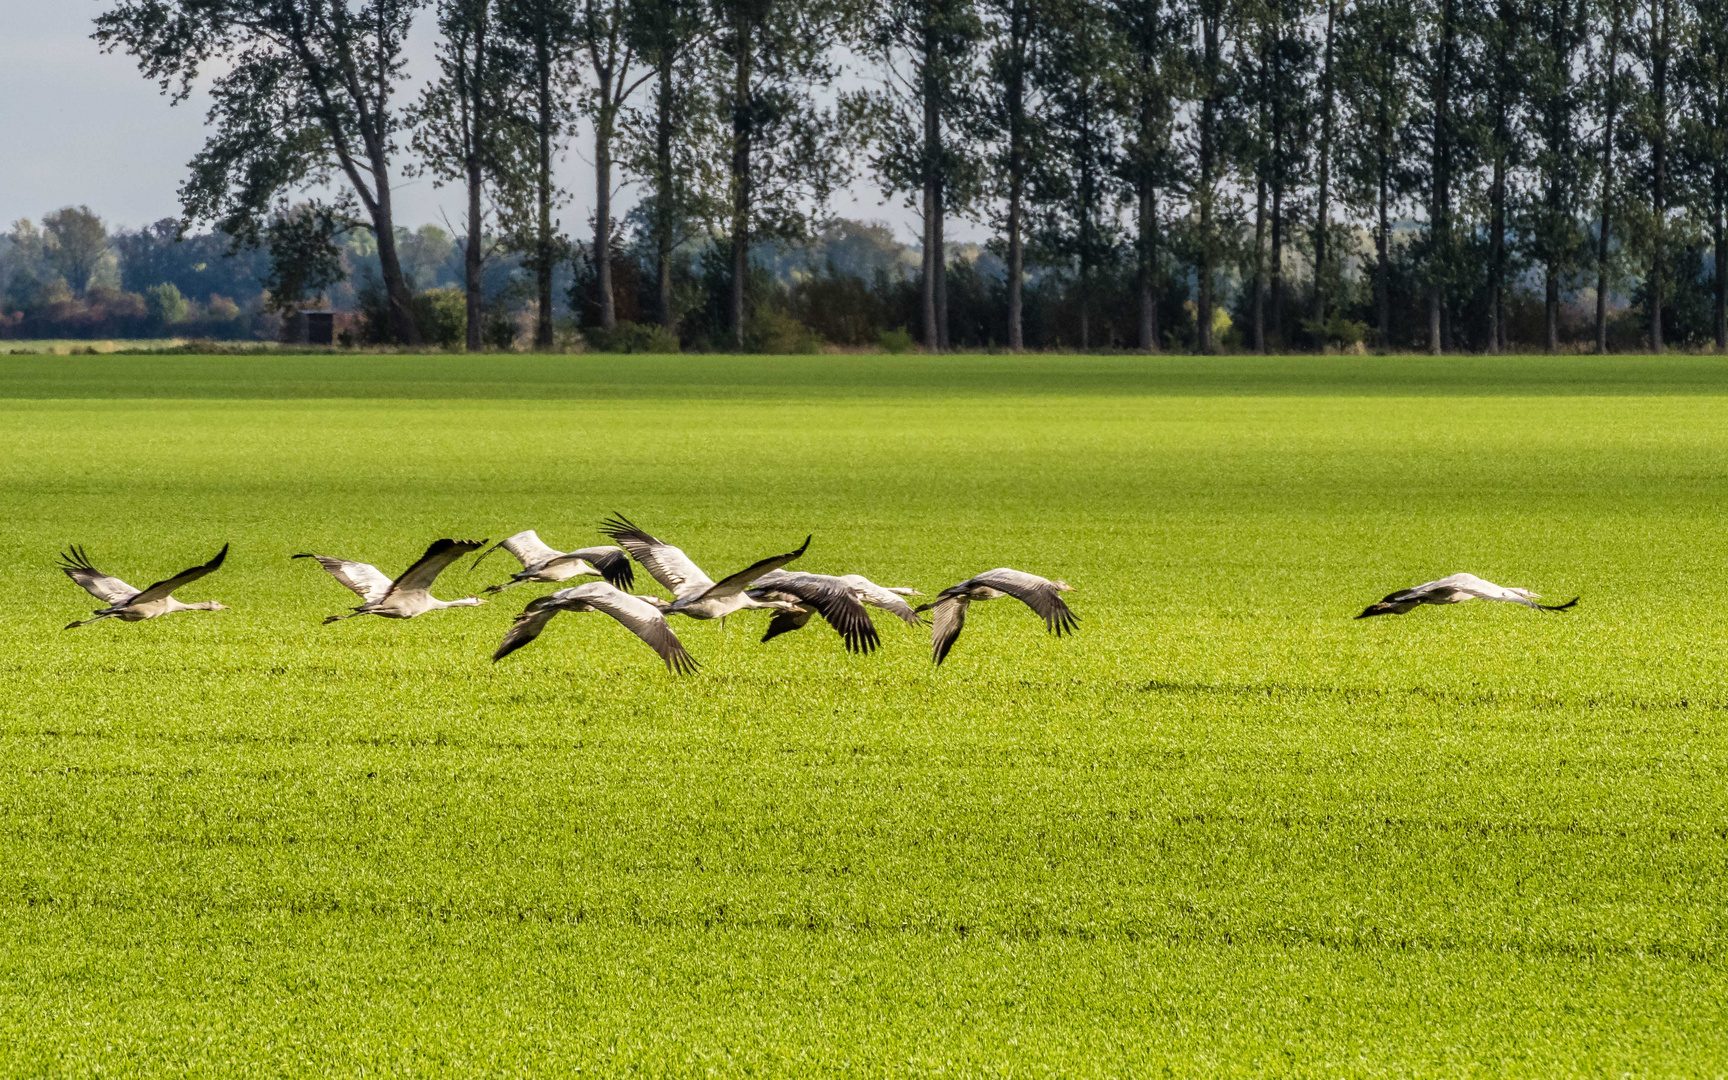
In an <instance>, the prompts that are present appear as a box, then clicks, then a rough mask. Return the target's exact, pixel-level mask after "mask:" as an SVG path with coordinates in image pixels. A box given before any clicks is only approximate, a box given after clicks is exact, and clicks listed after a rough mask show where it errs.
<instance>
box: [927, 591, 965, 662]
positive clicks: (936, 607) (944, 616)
mask: <svg viewBox="0 0 1728 1080" xmlns="http://www.w3.org/2000/svg"><path fill="white" fill-rule="evenodd" d="M968 603H970V601H968V600H967V599H966V597H964V596H950V597H947V598H946V599H942V600H938V601H936V602H935V603H934V604H928V605H926V606H925V607H922V608H919V609H918V610H920V611H929V612H931V622H932V623H933V624H934V625H933V626H932V627H931V631H930V645H931V650H932V654H933V655H934V657H935V660H936V664H937V666H941V664H942V661H944V660H946V659H948V650H949V649H952V648H953V647H954V641H955V639H956V638H958V637H959V636H960V631H961V630H963V629H965V627H966V607H967V604H968Z"/></svg>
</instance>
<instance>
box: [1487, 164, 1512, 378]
mask: <svg viewBox="0 0 1728 1080" xmlns="http://www.w3.org/2000/svg"><path fill="white" fill-rule="evenodd" d="M1496 149H1497V152H1496V153H1495V155H1494V179H1493V181H1492V182H1491V184H1490V186H1489V189H1488V190H1489V195H1488V201H1489V203H1490V209H1489V213H1490V215H1491V218H1492V223H1491V225H1490V227H1489V241H1488V351H1489V352H1490V353H1497V352H1500V351H1501V350H1502V348H1503V347H1504V342H1505V341H1506V336H1507V331H1506V326H1505V322H1504V320H1505V315H1506V154H1505V147H1504V144H1501V145H1500V146H1499V147H1497V148H1496Z"/></svg>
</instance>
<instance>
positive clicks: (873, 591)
mask: <svg viewBox="0 0 1728 1080" xmlns="http://www.w3.org/2000/svg"><path fill="white" fill-rule="evenodd" d="M840 580H841V581H844V582H845V583H846V584H847V585H850V586H851V587H852V591H853V592H856V593H857V594H858V599H860V600H862V601H864V602H865V603H866V604H869V605H871V606H872V607H879V608H881V609H882V610H883V611H886V612H888V613H889V614H891V615H894V616H896V617H898V618H899V619H900V620H901V621H902V622H904V623H905V624H906V625H907V626H923V625H924V620H923V618H922V617H920V616H919V614H918V613H917V612H916V611H913V610H912V605H911V604H908V603H907V602H906V600H905V598H904V597H902V596H901V595H900V594H899V593H896V592H892V591H890V590H888V589H885V588H883V587H882V586H880V585H878V584H876V583H875V582H874V581H871V580H870V579H869V578H867V577H865V576H864V575H862V574H846V575H844V576H843V577H841V578H840Z"/></svg>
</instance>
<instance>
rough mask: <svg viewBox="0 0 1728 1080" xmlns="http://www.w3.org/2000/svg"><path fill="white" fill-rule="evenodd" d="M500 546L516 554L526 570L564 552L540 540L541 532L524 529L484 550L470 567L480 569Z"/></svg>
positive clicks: (472, 569)
mask: <svg viewBox="0 0 1728 1080" xmlns="http://www.w3.org/2000/svg"><path fill="white" fill-rule="evenodd" d="M499 548H503V549H504V550H505V551H508V552H509V553H510V554H512V555H514V556H516V561H517V562H519V563H521V564H522V569H524V570H526V569H528V568H529V567H530V566H534V565H536V564H538V563H543V562H547V561H548V560H551V559H556V558H557V557H558V556H559V555H561V554H563V553H562V552H559V551H554V550H553V549H551V548H549V547H547V546H546V545H545V544H544V543H543V542H542V541H541V540H540V534H539V533H537V532H535V531H534V530H533V529H523V530H522V531H521V532H519V533H517V534H516V535H514V536H506V537H505V538H504V539H502V540H500V541H498V542H497V543H496V544H493V545H492V546H491V547H489V548H487V549H486V550H485V551H482V552H481V553H480V557H479V558H478V559H475V560H474V565H473V566H470V567H469V568H468V569H469V570H470V571H474V570H478V569H479V568H480V564H481V563H483V562H485V561H486V556H488V555H490V554H492V553H493V552H494V551H497V550H498V549H499Z"/></svg>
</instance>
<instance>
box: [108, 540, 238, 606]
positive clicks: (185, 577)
mask: <svg viewBox="0 0 1728 1080" xmlns="http://www.w3.org/2000/svg"><path fill="white" fill-rule="evenodd" d="M227 557H228V545H227V544H223V545H222V550H221V551H218V552H217V553H216V557H215V558H214V559H211V560H210V561H209V562H207V563H204V564H202V565H200V566H194V567H191V568H190V569H186V570H182V571H180V572H179V573H178V574H175V575H174V576H173V577H171V578H168V579H166V580H164V581H158V582H157V583H156V584H154V585H152V586H150V587H149V588H148V589H145V590H144V591H143V592H141V593H139V594H138V595H137V596H134V597H133V598H132V599H130V600H128V601H126V603H127V604H128V605H131V604H148V603H150V602H151V601H153V600H163V599H166V598H167V597H168V596H169V595H170V594H172V593H173V592H174V590H175V589H178V588H180V587H181V586H182V585H190V584H191V583H192V582H194V581H197V580H198V579H199V578H201V577H203V576H205V575H206V574H214V573H215V572H216V571H217V569H218V568H220V567H221V565H222V560H224V559H226V558H227Z"/></svg>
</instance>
